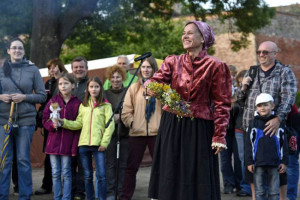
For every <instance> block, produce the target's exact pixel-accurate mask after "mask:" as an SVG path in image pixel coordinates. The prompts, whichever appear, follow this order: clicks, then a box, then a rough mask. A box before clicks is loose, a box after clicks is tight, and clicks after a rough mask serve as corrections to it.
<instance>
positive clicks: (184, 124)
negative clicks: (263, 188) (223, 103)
mask: <svg viewBox="0 0 300 200" xmlns="http://www.w3.org/2000/svg"><path fill="white" fill-rule="evenodd" d="M213 132H214V123H213V121H210V120H204V119H197V118H195V119H193V120H192V119H191V118H181V119H180V120H179V119H178V118H177V117H176V115H174V114H172V113H169V112H163V115H162V119H161V122H160V127H159V131H158V136H157V139H156V143H155V149H154V157H153V164H152V170H151V177H150V183H149V194H148V195H149V198H154V199H159V200H219V199H221V195H220V180H219V164H218V156H216V155H214V150H212V149H211V143H212V136H213Z"/></svg>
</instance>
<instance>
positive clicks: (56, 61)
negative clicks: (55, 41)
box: [46, 58, 68, 73]
mask: <svg viewBox="0 0 300 200" xmlns="http://www.w3.org/2000/svg"><path fill="white" fill-rule="evenodd" d="M52 65H55V66H56V65H57V66H58V69H59V71H60V73H63V72H65V73H68V71H67V70H66V68H65V66H64V64H63V62H62V61H61V59H59V58H52V59H51V60H49V61H48V62H47V64H46V66H47V68H48V70H49V69H50V67H51V66H52Z"/></svg>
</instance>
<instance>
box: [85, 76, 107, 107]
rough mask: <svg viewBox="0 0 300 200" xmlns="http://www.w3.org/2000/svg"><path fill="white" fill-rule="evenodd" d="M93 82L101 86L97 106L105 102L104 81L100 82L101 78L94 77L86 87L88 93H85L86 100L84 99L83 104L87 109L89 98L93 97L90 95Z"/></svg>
mask: <svg viewBox="0 0 300 200" xmlns="http://www.w3.org/2000/svg"><path fill="white" fill-rule="evenodd" d="M92 81H94V82H96V83H98V84H99V86H100V94H99V96H98V97H97V99H96V102H97V104H98V105H100V104H102V103H103V102H104V89H103V84H102V81H101V80H100V78H99V77H98V76H93V77H91V78H89V80H88V83H87V85H86V92H85V95H84V99H83V102H82V104H83V105H84V106H85V107H87V106H88V105H89V98H90V96H91V95H90V93H89V85H90V83H91V82H92Z"/></svg>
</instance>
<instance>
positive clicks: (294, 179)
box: [286, 138, 300, 200]
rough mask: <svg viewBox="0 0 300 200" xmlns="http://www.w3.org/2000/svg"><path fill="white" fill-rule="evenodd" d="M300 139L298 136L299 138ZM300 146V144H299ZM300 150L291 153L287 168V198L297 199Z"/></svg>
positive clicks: (290, 199)
mask: <svg viewBox="0 0 300 200" xmlns="http://www.w3.org/2000/svg"><path fill="white" fill-rule="evenodd" d="M297 139H298V138H297ZM298 148H300V146H298ZM298 158H299V150H298V151H297V153H296V154H295V155H289V164H288V166H287V168H286V174H287V198H288V199H289V200H296V199H297V194H298V182H299V162H298Z"/></svg>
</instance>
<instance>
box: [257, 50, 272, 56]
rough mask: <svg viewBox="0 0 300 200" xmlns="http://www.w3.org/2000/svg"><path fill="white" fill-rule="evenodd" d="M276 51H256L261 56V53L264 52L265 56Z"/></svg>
mask: <svg viewBox="0 0 300 200" xmlns="http://www.w3.org/2000/svg"><path fill="white" fill-rule="evenodd" d="M274 52H275V51H256V54H257V55H258V56H260V54H263V56H267V55H269V54H270V53H274Z"/></svg>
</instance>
